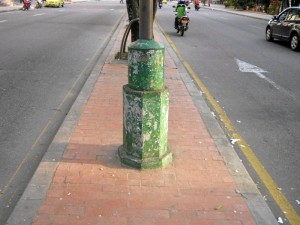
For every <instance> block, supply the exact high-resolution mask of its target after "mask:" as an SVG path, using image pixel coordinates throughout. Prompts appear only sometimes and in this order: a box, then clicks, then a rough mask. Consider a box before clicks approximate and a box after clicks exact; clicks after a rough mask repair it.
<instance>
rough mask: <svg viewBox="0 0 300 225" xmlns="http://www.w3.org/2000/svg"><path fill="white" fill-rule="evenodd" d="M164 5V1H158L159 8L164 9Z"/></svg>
mask: <svg viewBox="0 0 300 225" xmlns="http://www.w3.org/2000/svg"><path fill="white" fill-rule="evenodd" d="M162 4H163V1H162V0H158V6H159V8H161V7H162Z"/></svg>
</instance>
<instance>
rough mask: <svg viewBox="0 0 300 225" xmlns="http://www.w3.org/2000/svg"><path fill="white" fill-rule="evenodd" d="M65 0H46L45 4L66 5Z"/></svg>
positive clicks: (53, 5)
mask: <svg viewBox="0 0 300 225" xmlns="http://www.w3.org/2000/svg"><path fill="white" fill-rule="evenodd" d="M64 4H65V3H64V0H46V1H45V6H52V7H58V8H59V7H60V6H61V7H64Z"/></svg>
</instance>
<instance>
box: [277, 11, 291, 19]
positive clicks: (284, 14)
mask: <svg viewBox="0 0 300 225" xmlns="http://www.w3.org/2000/svg"><path fill="white" fill-rule="evenodd" d="M288 11H289V10H286V11H284V12H283V13H281V14H280V15H279V17H278V20H279V21H284V20H285V18H286V16H287V14H288Z"/></svg>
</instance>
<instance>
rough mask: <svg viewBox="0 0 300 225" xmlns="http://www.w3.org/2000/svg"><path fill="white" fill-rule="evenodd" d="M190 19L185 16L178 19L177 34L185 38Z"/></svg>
mask: <svg viewBox="0 0 300 225" xmlns="http://www.w3.org/2000/svg"><path fill="white" fill-rule="evenodd" d="M189 21H190V19H189V18H188V17H187V16H183V17H181V18H179V19H178V26H177V33H180V35H181V36H183V34H184V32H185V31H187V30H188V23H189Z"/></svg>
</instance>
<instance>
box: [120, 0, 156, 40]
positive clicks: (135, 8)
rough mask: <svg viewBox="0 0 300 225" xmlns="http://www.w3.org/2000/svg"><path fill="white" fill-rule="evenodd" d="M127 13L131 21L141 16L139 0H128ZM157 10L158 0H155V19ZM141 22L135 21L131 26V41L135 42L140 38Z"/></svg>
mask: <svg viewBox="0 0 300 225" xmlns="http://www.w3.org/2000/svg"><path fill="white" fill-rule="evenodd" d="M141 1H143V0H141ZM126 6H127V13H128V18H129V21H131V20H133V19H135V18H139V13H140V9H139V0H126ZM156 10H157V0H153V20H154V19H155V14H156ZM139 31H140V29H139V22H136V23H133V24H132V26H131V41H132V42H134V41H136V40H138V39H139V37H140V34H139Z"/></svg>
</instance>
